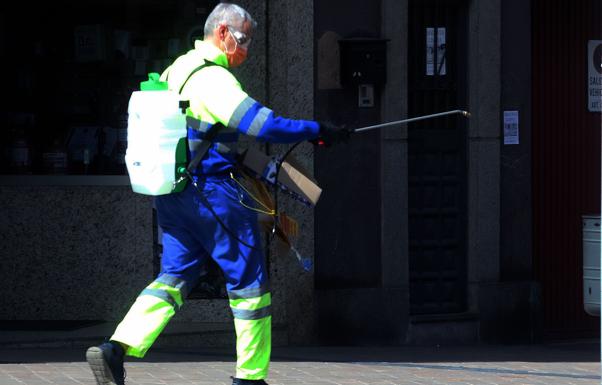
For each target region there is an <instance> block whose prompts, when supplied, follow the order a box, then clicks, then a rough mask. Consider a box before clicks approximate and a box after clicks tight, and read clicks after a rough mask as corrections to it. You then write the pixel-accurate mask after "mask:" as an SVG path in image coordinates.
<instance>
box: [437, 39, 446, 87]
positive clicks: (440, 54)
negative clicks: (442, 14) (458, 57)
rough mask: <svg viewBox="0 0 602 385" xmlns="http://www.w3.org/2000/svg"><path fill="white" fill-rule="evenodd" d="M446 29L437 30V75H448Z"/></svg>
mask: <svg viewBox="0 0 602 385" xmlns="http://www.w3.org/2000/svg"><path fill="white" fill-rule="evenodd" d="M445 56H446V55H445V28H441V27H440V28H437V75H440V76H441V75H447V68H446V65H445Z"/></svg>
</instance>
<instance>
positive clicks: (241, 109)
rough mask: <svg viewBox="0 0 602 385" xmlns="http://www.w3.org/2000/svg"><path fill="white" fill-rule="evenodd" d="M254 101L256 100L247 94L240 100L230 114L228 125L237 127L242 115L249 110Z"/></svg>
mask: <svg viewBox="0 0 602 385" xmlns="http://www.w3.org/2000/svg"><path fill="white" fill-rule="evenodd" d="M255 103H257V102H256V101H255V100H254V99H253V98H250V97H248V96H247V97H246V98H245V99H244V100H243V101H242V102H240V104H239V105H238V107H236V109H235V110H234V112H233V113H232V116H231V117H230V121H229V122H228V127H232V128H236V129H238V127H239V126H240V122H241V121H242V118H244V116H245V115H246V114H247V112H249V110H250V109H251V107H253V105H255Z"/></svg>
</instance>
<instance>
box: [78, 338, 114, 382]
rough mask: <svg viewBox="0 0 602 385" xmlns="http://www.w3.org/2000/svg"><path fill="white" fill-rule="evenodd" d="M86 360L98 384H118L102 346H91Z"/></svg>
mask: <svg viewBox="0 0 602 385" xmlns="http://www.w3.org/2000/svg"><path fill="white" fill-rule="evenodd" d="M86 360H87V361H88V365H90V369H92V373H93V374H94V378H95V379H96V383H97V384H98V385H117V383H116V382H115V379H114V378H113V374H112V373H111V368H109V365H108V364H107V361H106V360H105V358H104V355H103V354H102V350H100V348H98V347H96V346H93V347H91V348H89V349H88V351H86Z"/></svg>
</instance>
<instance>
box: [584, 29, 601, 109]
mask: <svg viewBox="0 0 602 385" xmlns="http://www.w3.org/2000/svg"><path fill="white" fill-rule="evenodd" d="M587 62H588V65H587V66H588V71H587V95H588V98H587V109H588V110H589V111H592V112H602V40H590V41H589V42H588V43H587Z"/></svg>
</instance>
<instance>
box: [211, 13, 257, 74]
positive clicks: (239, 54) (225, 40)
mask: <svg viewBox="0 0 602 385" xmlns="http://www.w3.org/2000/svg"><path fill="white" fill-rule="evenodd" d="M216 32H217V34H218V38H219V41H220V48H221V49H222V51H224V53H225V54H226V57H227V58H228V65H229V66H230V68H236V67H238V66H240V65H241V64H242V63H244V61H245V60H247V53H248V49H249V45H250V43H251V35H252V33H253V31H252V28H251V24H250V23H248V22H245V23H243V25H242V26H241V27H236V26H229V25H225V24H223V25H220V26H219V27H218V28H217V30H216Z"/></svg>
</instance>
